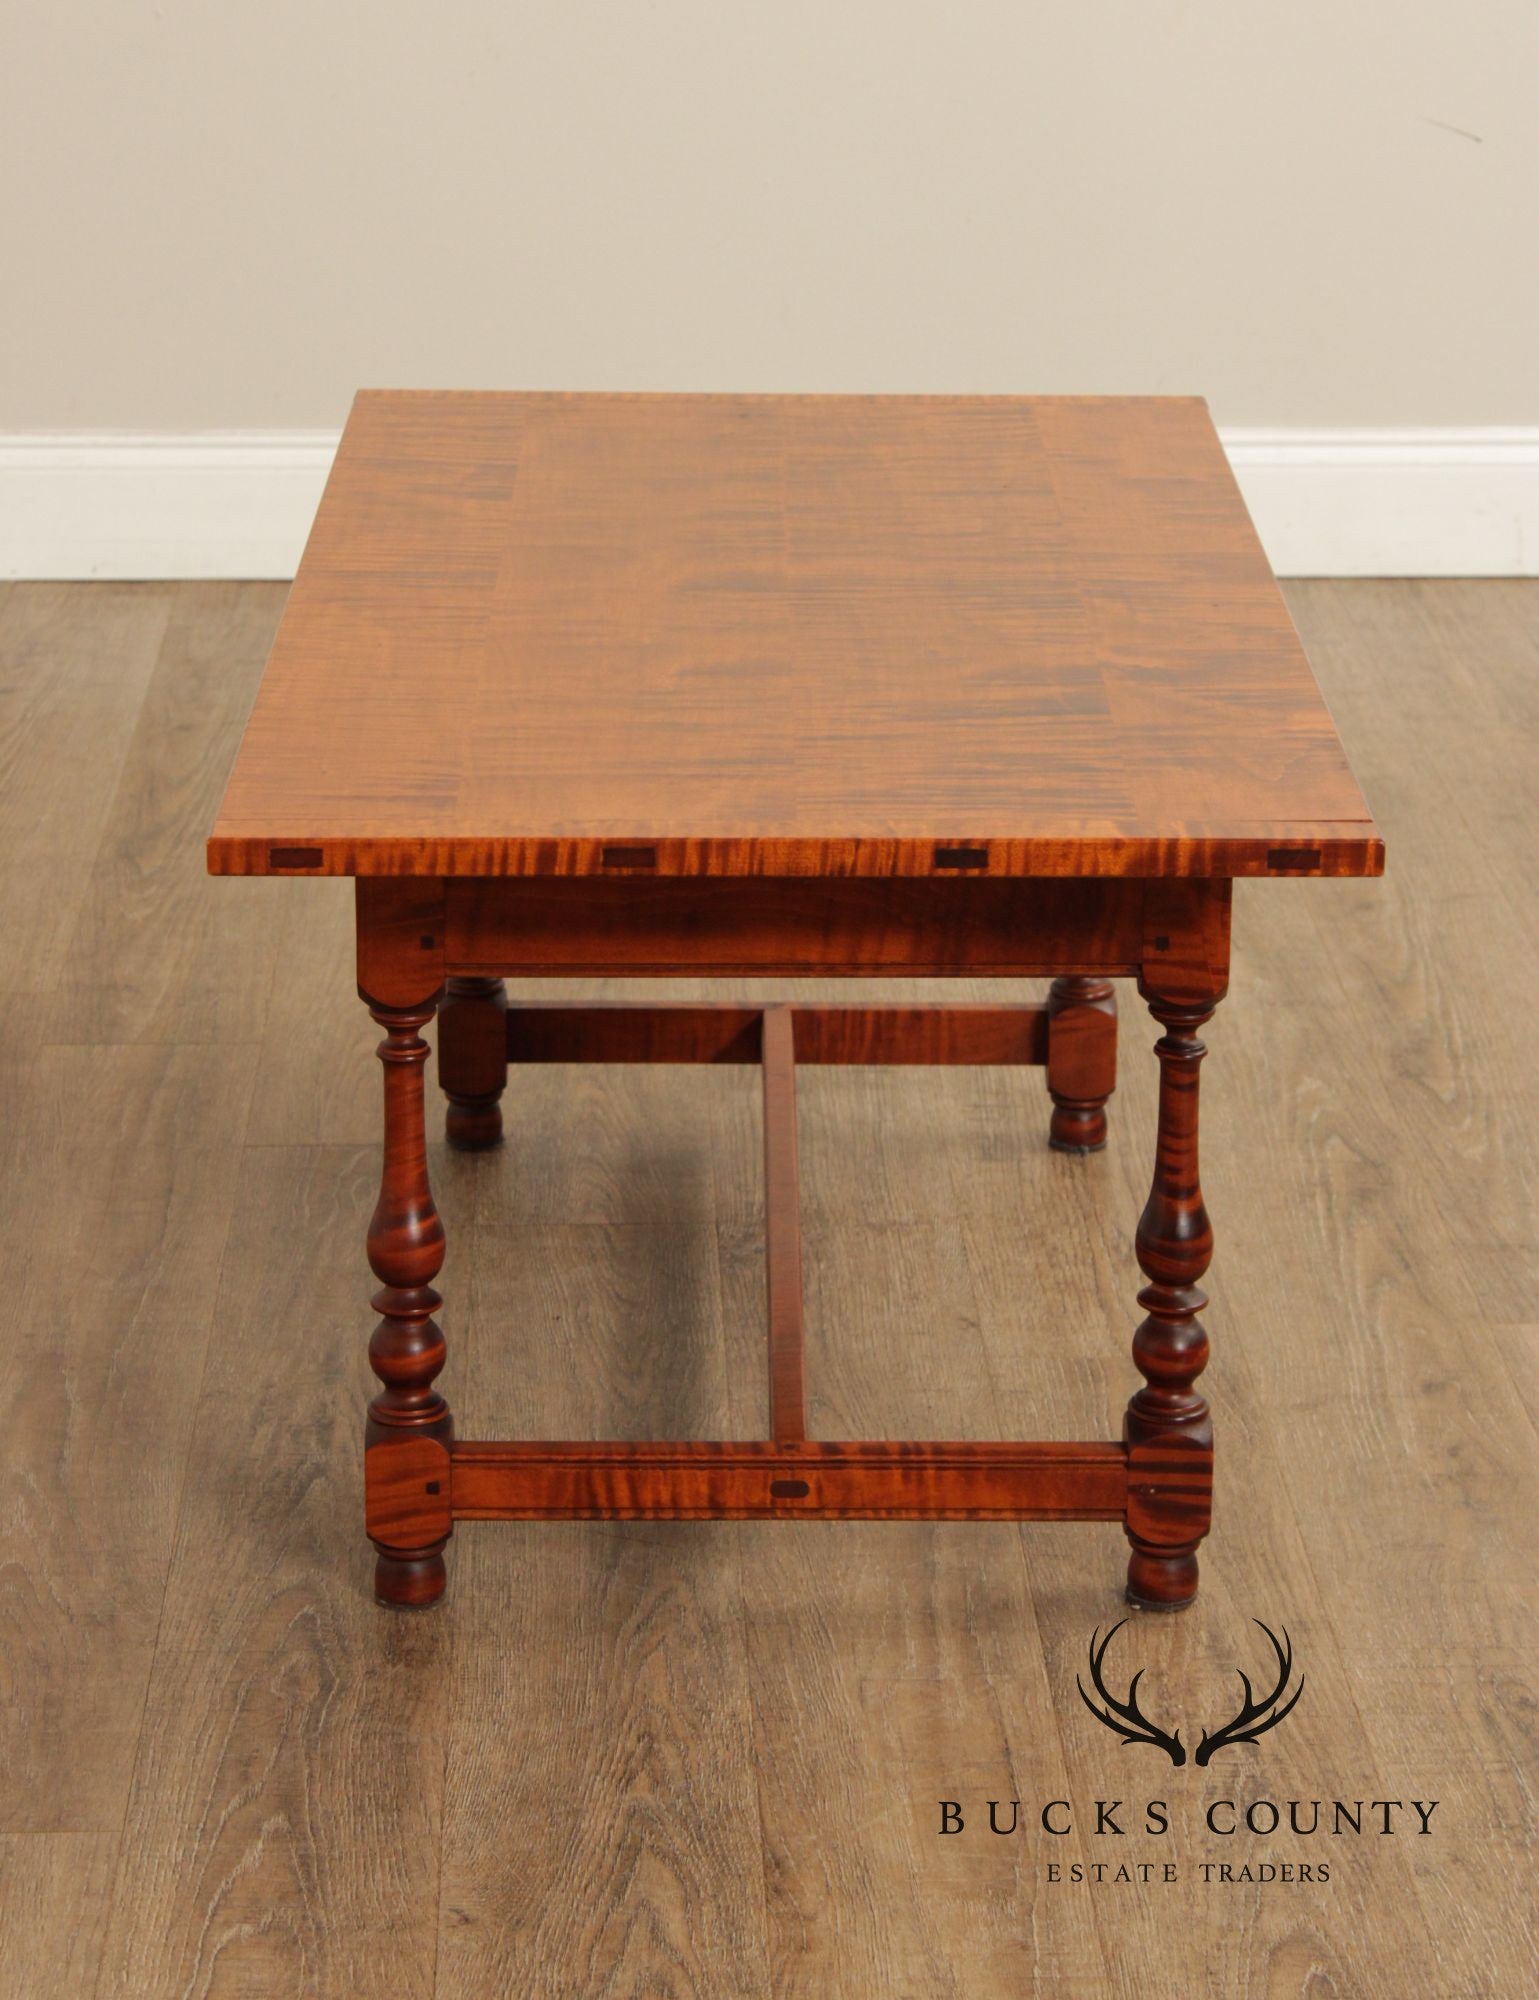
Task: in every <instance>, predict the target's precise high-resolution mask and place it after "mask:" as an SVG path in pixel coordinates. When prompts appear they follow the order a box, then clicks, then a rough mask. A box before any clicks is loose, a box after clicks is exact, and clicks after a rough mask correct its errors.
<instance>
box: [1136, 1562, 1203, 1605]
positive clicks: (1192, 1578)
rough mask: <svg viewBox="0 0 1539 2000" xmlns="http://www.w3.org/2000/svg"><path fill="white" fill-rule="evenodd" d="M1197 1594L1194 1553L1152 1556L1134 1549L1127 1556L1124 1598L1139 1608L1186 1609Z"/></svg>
mask: <svg viewBox="0 0 1539 2000" xmlns="http://www.w3.org/2000/svg"><path fill="white" fill-rule="evenodd" d="M1196 1596H1197V1555H1196V1551H1195V1550H1187V1551H1186V1552H1185V1553H1184V1554H1177V1555H1169V1554H1166V1555H1153V1554H1151V1553H1150V1552H1149V1551H1148V1550H1147V1549H1137V1548H1135V1549H1134V1551H1133V1553H1132V1555H1131V1556H1130V1557H1129V1558H1128V1587H1127V1601H1128V1603H1129V1604H1131V1605H1133V1606H1135V1607H1136V1608H1137V1609H1138V1610H1139V1611H1185V1609H1186V1608H1187V1606H1188V1605H1189V1604H1191V1603H1192V1602H1193V1601H1194V1600H1195V1598H1196Z"/></svg>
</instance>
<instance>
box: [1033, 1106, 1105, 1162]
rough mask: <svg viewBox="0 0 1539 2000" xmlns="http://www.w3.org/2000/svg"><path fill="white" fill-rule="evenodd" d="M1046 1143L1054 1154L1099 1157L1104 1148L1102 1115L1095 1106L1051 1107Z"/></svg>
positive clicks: (1099, 1108)
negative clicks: (1094, 1154)
mask: <svg viewBox="0 0 1539 2000" xmlns="http://www.w3.org/2000/svg"><path fill="white" fill-rule="evenodd" d="M1047 1143H1048V1144H1049V1145H1050V1146H1051V1147H1052V1149H1053V1151H1054V1152H1055V1153H1099V1152H1100V1151H1101V1149H1102V1148H1103V1147H1104V1146H1105V1144H1106V1113H1105V1111H1104V1110H1103V1109H1102V1108H1101V1106H1100V1105H1099V1104H1055V1105H1054V1106H1053V1115H1052V1118H1051V1120H1050V1121H1049V1123H1048V1128H1047Z"/></svg>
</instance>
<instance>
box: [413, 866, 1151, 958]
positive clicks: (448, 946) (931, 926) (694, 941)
mask: <svg viewBox="0 0 1539 2000" xmlns="http://www.w3.org/2000/svg"><path fill="white" fill-rule="evenodd" d="M444 887H445V940H444V970H445V972H446V973H450V974H454V973H488V974H492V973H495V974H507V973H515V974H517V975H518V976H520V977H525V978H527V977H531V976H533V977H541V976H561V975H567V974H608V975H624V974H627V973H633V974H656V975H667V974H670V973H693V974H697V975H702V976H732V975H735V974H744V973H768V974H777V975H795V974H798V973H803V974H807V973H825V974H830V975H844V976H851V975H854V976H859V975H862V974H872V975H893V974H916V973H921V974H922V973H933V974H945V973H955V972H961V971H966V972H974V973H996V974H1001V975H1008V976H1012V977H1018V976H1031V975H1034V974H1035V975H1045V974H1051V973H1060V972H1087V973H1108V974H1126V973H1133V972H1136V971H1137V970H1138V969H1139V965H1140V962H1141V959H1142V955H1143V938H1144V900H1145V898H1144V891H1145V884H1144V883H1143V882H1142V881H1139V880H1137V879H1133V880H1072V879H1071V880H1041V879H1032V880H1024V881H1021V880H1017V881H997V882H990V881H981V880H965V879H964V880H960V881H942V882H936V881H929V880H923V879H919V880H915V879H909V878H894V879H890V880H871V879H869V878H856V877H851V878H845V879H834V880H829V881H814V882H809V881H805V880H799V879H796V878H791V877H778V878H772V877H749V878H742V877H738V878H731V879H722V878H704V879H698V880H690V879H687V878H685V879H679V878H669V879H666V880H636V879H632V880H617V881H604V880H600V881H589V880H582V879H570V880H563V879H561V878H559V877H558V878H554V879H551V878H513V879H504V880H496V879H491V878H487V879H467V880H450V881H448V882H447V883H446V884H445V885H444Z"/></svg>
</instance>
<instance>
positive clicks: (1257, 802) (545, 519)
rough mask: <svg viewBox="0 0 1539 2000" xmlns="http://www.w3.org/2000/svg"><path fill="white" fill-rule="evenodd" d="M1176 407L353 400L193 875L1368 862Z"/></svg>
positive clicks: (1366, 820) (1212, 452)
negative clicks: (203, 859) (198, 871)
mask: <svg viewBox="0 0 1539 2000" xmlns="http://www.w3.org/2000/svg"><path fill="white" fill-rule="evenodd" d="M1382 855H1383V850H1382V844H1381V842H1380V840H1379V837H1378V834H1377V831H1376V829H1375V827H1374V825H1373V822H1372V819H1371V818H1370V816H1369V813H1368V809H1367V807H1366V805H1365V804H1364V802H1363V798H1362V794H1361V793H1360V792H1359V790H1358V788H1357V785H1356V782H1355V781H1354V779H1353V777H1352V773H1351V771H1350V769H1349V768H1348V765H1347V761H1346V758H1345V755H1344V754H1343V752H1342V748H1341V745H1340V742H1339V740H1338V738H1337V735H1336V730H1335V726H1334V724H1333V723H1332V721H1331V717H1330V714H1329V712H1328V711H1327V709H1326V706H1325V703H1324V701H1323V700H1322V699H1321V696H1320V692H1319V689H1318V688H1317V687H1316V685H1315V680H1314V676H1313V674H1312V673H1311V671H1310V668H1309V663H1308V661H1307V660H1306V659H1305V657H1304V651H1303V648H1302V646H1301V645H1300V642H1299V639H1298V636H1297V634H1296V633H1295V631H1294V629H1293V626H1292V624H1291V622H1290V620H1289V617H1288V613H1287V610H1286V608H1285V607H1284V605H1283V602H1282V598H1281V595H1280V593H1279V591H1278V589H1277V585H1276V583H1275V582H1274V581H1273V578H1272V575H1271V571H1270V569H1269V568H1268V565H1267V561H1266V558H1265V556H1264V555H1263V554H1262V551H1261V548H1260V545H1259V543H1258V542H1257V540H1256V536H1255V532H1254V530H1253V529H1252V527H1251V524H1250V520H1249V517H1248V516H1247V514H1246V511H1245V507H1244V503H1243V502H1242V501H1241V499H1240V495H1239V493H1238V491H1237V489H1236V487H1235V484H1234V481H1233V478H1232V476H1231V474H1230V471H1229V467H1228V464H1227V462H1226V460H1225V458H1224V454H1223V450H1222V448H1221V446H1220V445H1219V442H1218V439H1217V437H1216V435H1215V433H1214V430H1213V427H1212V424H1211V422H1210V421H1209V417H1208V413H1207V409H1206V406H1205V405H1204V404H1203V403H1202V402H1201V401H1199V400H1196V399H1193V398H1186V397H1157V398H1102V397H1029V398H1027V397H971V396H940V397H936V396H664V395H655V396H654V395H554V394H460V393H449V392H444V393H423V392H415V391H410V392H394V391H390V392H372V391H371V392H366V393H363V394H361V395H360V396H359V397H358V398H357V400H356V401H355V403H354V405H353V409H352V414H351V416H350V417H349V419H348V423H347V428H346V430H345V432H344V434H343V438H342V443H341V447H340V449H339V451H338V454H337V459H336V463H335V466H334V467H333V470H332V473H331V477H330V480H329V482H328V484H327V487H326V492H325V497H324V498H323V500H322V502H321V506H320V511H319V513H318V514H317V516H316V520H315V525H314V528H313V529H312V531H311V535H310V539H309V543H308V545H307V547H306V549H305V553H304V558H303V561H302V563H301V565H300V569H299V574H298V576H297V578H296V580H295V583H294V587H293V591H292V593H291V595H290V598H289V601H288V605H287V608H286V610H285V612H284V615H283V620H282V624H281V626H280V629H279V631H278V635H277V638H276V640H275V642H274V645H273V650H272V655H271V658H270V659H269V661H268V664H267V670H266V674H265V677H264V679H263V682H262V686H261V690H260V692H259V694H258V697H257V702H256V707H255V709H254V711H253V713H252V716H251V721H250V724H249V726H248V728H247V730H246V735H245V739H244V741H243V743H242V745H241V749H240V754H239V756H238V758H237V761H236V764H235V769H234V772H233V774H232V776H231V778H230V783H229V788H228V790H227V792H226V794H225V799H224V804H223V806H222V808H221V810H220V813H219V818H218V820H217V823H216V824H215V827H214V830H213V834H212V837H211V838H210V840H209V846H208V860H209V867H210V869H211V870H212V871H213V872H214V873H216V874H331V875H372V874H386V875H435V876H436V875H518V874H607V873H612V872H615V871H617V870H619V871H634V870H637V869H641V870H643V871H647V872H652V871H655V872H656V873H658V874H662V875H669V874H675V875H698V874H721V875H759V874H763V875H852V874H864V875H929V874H933V873H937V872H945V871H947V870H957V869H960V870H962V871H964V872H970V873H983V874H987V875H1193V876H1202V875H1266V874H1325V875H1369V874H1376V873H1378V872H1379V870H1380V868H1381V867H1382Z"/></svg>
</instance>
